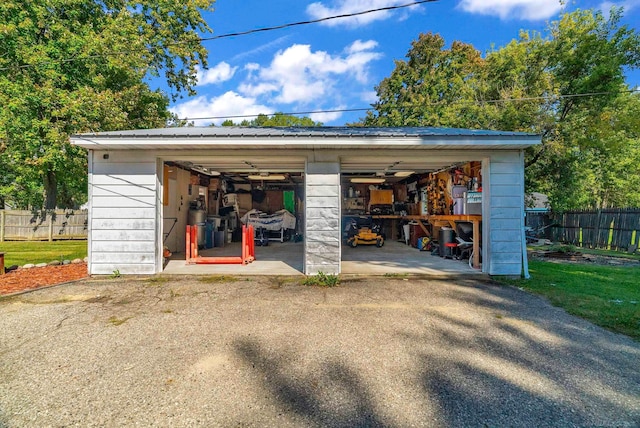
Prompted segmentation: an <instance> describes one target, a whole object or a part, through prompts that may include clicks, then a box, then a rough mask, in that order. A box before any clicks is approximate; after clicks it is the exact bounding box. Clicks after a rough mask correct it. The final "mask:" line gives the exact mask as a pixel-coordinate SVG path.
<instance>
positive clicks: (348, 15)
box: [200, 0, 438, 42]
mask: <svg viewBox="0 0 640 428" xmlns="http://www.w3.org/2000/svg"><path fill="white" fill-rule="evenodd" d="M436 1H438V0H418V1H414V2H411V3H406V4H400V5H396V6H386V7H379V8H377V9H368V10H363V11H361V12H353V13H344V14H342V15H333V16H326V17H324V18H318V19H312V20H308V21H299V22H292V23H289V24H282V25H276V26H273V27H264V28H256V29H254V30H247V31H241V32H237V33H228V34H221V35H219V36H211V37H202V38H200V41H201V42H205V41H209V40H217V39H224V38H228V37H235V36H246V35H248V34H255V33H260V32H263V31H273V30H281V29H284V28H290V27H296V26H298V25H309V24H317V23H319V22H325V21H330V20H333V19H343V18H352V17H354V16H360V15H366V14H369V13H374V12H384V11H388V10H396V9H403V8H406V7H411V6H417V5H420V4H423V3H434V2H436Z"/></svg>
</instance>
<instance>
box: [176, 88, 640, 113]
mask: <svg viewBox="0 0 640 428" xmlns="http://www.w3.org/2000/svg"><path fill="white" fill-rule="evenodd" d="M634 92H640V88H635V89H628V90H626V91H608V92H587V93H583V94H565V95H546V96H540V97H522V98H502V99H494V100H457V101H451V102H446V101H434V102H431V103H420V105H421V106H436V105H445V104H449V105H451V104H500V103H509V102H519V101H541V100H549V101H553V100H559V99H566V98H582V97H595V96H601V95H613V94H628V93H629V94H630V93H634ZM414 105H416V104H403V105H400V106H395V107H394V108H393V110H397V109H400V108H406V107H411V106H414ZM371 110H375V108H374V107H360V108H347V109H332V110H309V111H297V112H287V113H282V112H271V113H257V114H238V115H227V116H206V117H186V118H179V119H176V120H184V121H190V120H219V119H244V118H248V117H257V116H259V115H264V116H274V115H276V114H282V115H290V116H300V115H308V114H322V113H350V112H357V111H371Z"/></svg>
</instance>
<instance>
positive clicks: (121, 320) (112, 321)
mask: <svg viewBox="0 0 640 428" xmlns="http://www.w3.org/2000/svg"><path fill="white" fill-rule="evenodd" d="M130 319H131V317H125V318H118V317H115V316H114V317H109V324H111V325H122V324H124V323H126V322H127V321H128V320H130Z"/></svg>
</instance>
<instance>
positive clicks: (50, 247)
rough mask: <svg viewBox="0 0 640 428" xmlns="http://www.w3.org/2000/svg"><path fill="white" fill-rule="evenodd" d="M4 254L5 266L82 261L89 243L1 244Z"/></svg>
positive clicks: (0, 251)
mask: <svg viewBox="0 0 640 428" xmlns="http://www.w3.org/2000/svg"><path fill="white" fill-rule="evenodd" d="M2 252H3V253H5V254H4V265H5V266H11V265H20V266H22V265H24V264H26V263H34V264H35V263H48V262H50V261H52V260H65V259H67V260H73V259H78V258H80V259H82V258H85V257H86V256H87V241H53V242H47V241H44V242H39V241H36V242H25V241H11V242H0V253H2Z"/></svg>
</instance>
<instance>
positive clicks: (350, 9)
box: [307, 0, 419, 27]
mask: <svg viewBox="0 0 640 428" xmlns="http://www.w3.org/2000/svg"><path fill="white" fill-rule="evenodd" d="M406 3H408V2H407V0H333V2H332V5H331V6H326V5H325V4H324V3H322V2H316V3H311V4H310V5H309V6H307V14H308V15H310V16H311V17H312V18H314V19H321V18H326V17H329V16H336V15H346V14H350V13H356V12H363V11H365V10H370V9H379V8H382V7H388V6H398V5H402V4H406ZM418 8H419V6H417V5H416V6H412V7H411V8H409V9H418ZM403 10H404V11H405V12H406V11H407V10H408V9H403ZM392 13H393V12H392V11H380V12H372V13H367V14H364V15H358V16H354V17H349V18H341V19H331V20H328V21H324V22H322V24H323V25H327V26H330V27H335V26H338V25H348V26H352V27H359V26H363V25H367V24H369V23H371V22H374V21H380V20H383V19H388V18H390V17H391V15H392Z"/></svg>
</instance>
